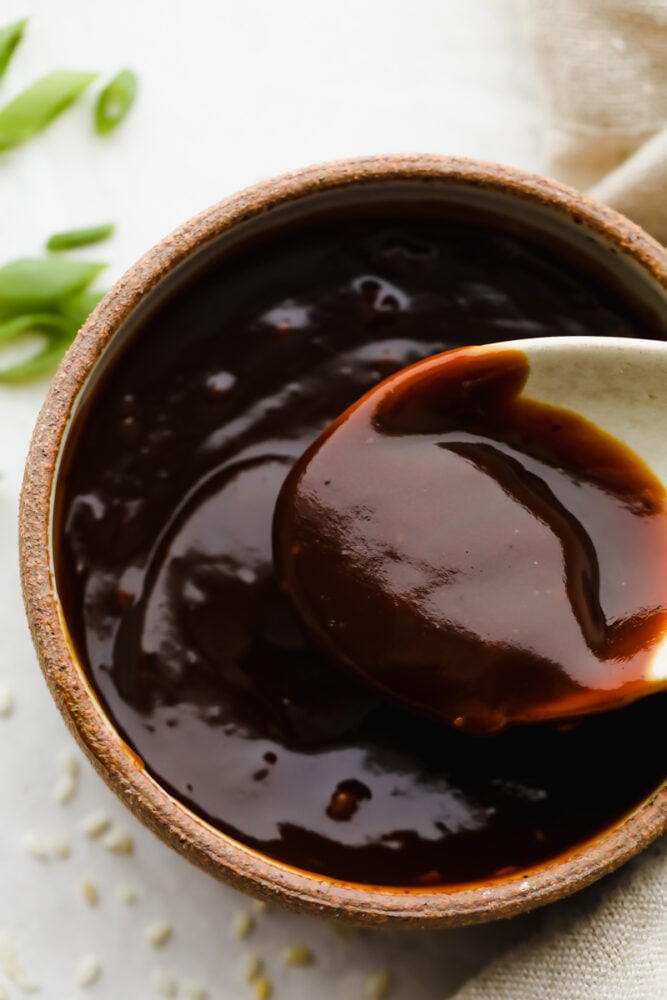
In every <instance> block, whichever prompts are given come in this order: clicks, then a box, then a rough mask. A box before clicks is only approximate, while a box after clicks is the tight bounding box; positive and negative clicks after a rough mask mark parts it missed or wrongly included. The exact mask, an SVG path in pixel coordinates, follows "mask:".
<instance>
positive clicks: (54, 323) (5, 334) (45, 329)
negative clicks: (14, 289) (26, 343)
mask: <svg viewBox="0 0 667 1000" xmlns="http://www.w3.org/2000/svg"><path fill="white" fill-rule="evenodd" d="M26 333H41V334H44V344H43V346H42V347H41V348H40V349H39V350H38V351H37V352H36V353H35V354H32V355H31V356H30V357H28V358H26V360H25V361H19V362H17V363H16V364H14V365H11V366H9V367H8V368H0V383H6V384H17V383H19V382H27V381H28V380H29V379H32V378H36V377H37V376H38V375H43V374H45V373H46V372H49V371H51V370H52V369H53V368H54V367H55V366H56V365H57V363H58V362H59V361H60V359H61V358H62V356H63V354H64V353H65V351H66V350H67V348H68V347H69V345H70V344H71V343H72V340H73V339H74V335H75V333H76V327H73V326H72V323H71V321H69V320H68V319H67V318H66V317H64V316H57V315H53V314H52V313H29V314H25V315H22V316H14V317H13V318H12V319H8V320H5V321H4V322H2V323H0V345H4V344H7V343H9V342H10V341H13V340H18V339H20V338H21V337H22V336H23V335H24V334H26Z"/></svg>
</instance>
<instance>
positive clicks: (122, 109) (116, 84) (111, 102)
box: [95, 69, 139, 135]
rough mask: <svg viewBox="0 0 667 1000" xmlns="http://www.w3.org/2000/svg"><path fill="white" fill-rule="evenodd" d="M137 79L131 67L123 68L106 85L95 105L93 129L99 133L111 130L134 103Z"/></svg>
mask: <svg viewBox="0 0 667 1000" xmlns="http://www.w3.org/2000/svg"><path fill="white" fill-rule="evenodd" d="M138 85H139V81H138V79H137V74H136V73H134V72H133V71H132V70H131V69H124V70H121V72H120V73H118V75H117V76H115V77H114V78H113V80H111V82H110V83H108V84H107V85H106V87H105V88H104V90H103V91H102V93H101V94H100V96H99V97H98V98H97V103H96V105H95V130H96V132H97V133H98V134H99V135H106V133H107V132H111V131H113V129H115V128H116V127H117V126H118V125H120V123H121V122H122V121H123V119H124V118H125V116H126V114H127V113H128V111H129V110H130V108H131V107H132V105H133V104H134V100H135V98H136V96H137V88H138Z"/></svg>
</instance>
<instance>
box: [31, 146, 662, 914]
mask: <svg viewBox="0 0 667 1000" xmlns="http://www.w3.org/2000/svg"><path fill="white" fill-rule="evenodd" d="M388 191H391V196H392V198H393V199H396V198H399V199H407V200H409V199H411V198H413V199H414V198H417V199H419V198H422V199H423V198H424V197H425V196H428V197H429V198H433V197H436V198H442V199H444V200H445V201H448V202H451V203H456V204H458V205H459V208H461V206H463V210H465V208H466V206H472V207H475V206H482V207H484V206H485V205H491V206H492V207H493V208H494V211H498V212H500V213H501V214H503V215H504V217H506V218H507V220H509V224H511V220H512V219H513V218H514V217H516V216H517V215H520V216H521V217H522V218H523V219H524V220H527V221H528V222H529V224H530V225H531V226H532V228H533V230H537V231H538V232H539V231H543V232H544V233H545V234H548V233H549V232H551V231H556V230H558V231H559V232H560V233H561V234H563V233H565V234H567V233H569V234H570V235H569V236H566V238H567V239H571V242H572V245H573V247H574V248H575V249H573V253H576V254H579V255H580V256H581V257H582V258H585V259H587V260H588V262H589V263H592V264H593V265H594V266H595V268H596V269H597V270H598V271H602V272H607V273H609V274H610V275H611V276H612V277H613V279H614V280H622V281H624V282H626V283H628V282H630V283H634V284H636V285H641V287H642V288H643V290H644V292H645V297H646V299H647V307H650V308H651V309H653V310H662V311H663V315H664V310H665V305H666V304H667V253H666V252H665V250H664V249H663V248H662V247H661V246H659V245H658V244H657V243H656V242H655V241H654V240H652V239H651V238H650V237H649V236H647V235H646V234H645V233H644V232H643V231H642V230H640V229H639V228H638V227H637V226H635V225H633V224H632V223H631V222H629V221H628V220H627V219H625V218H623V217H621V216H619V215H618V214H616V213H615V212H613V211H611V210H610V209H608V208H606V207H605V206H603V205H601V204H598V203H596V202H594V201H591V200H589V199H588V198H586V197H585V196H583V195H582V194H580V193H578V192H576V191H574V190H571V189H569V188H566V187H564V186H562V185H560V184H557V183H555V182H553V181H550V180H546V179H544V178H541V177H536V176H532V175H529V174H526V173H523V172H521V171H518V170H514V169H510V168H507V167H501V166H498V165H495V164H489V163H478V162H473V161H469V160H461V159H450V158H444V157H438V156H386V157H375V158H369V159H360V160H349V161H343V162H337V163H330V164H325V165H322V166H315V167H311V168H308V169H305V170H301V171H297V172H294V173H291V174H287V175H285V176H283V177H279V178H277V179H274V180H269V181H266V182H263V183H261V184H258V185H256V186H254V187H251V188H249V189H247V190H245V191H242V192H241V193H239V194H237V195H234V196H232V197H231V198H227V199H226V200H224V201H222V202H221V203H220V204H218V205H215V206H214V207H213V208H211V209H209V210H208V211H205V212H203V213H202V214H200V215H198V216H196V217H195V218H193V219H191V220H190V221H188V222H186V223H185V224H184V225H183V226H181V227H180V228H179V229H177V230H176V231H175V232H174V233H172V234H171V235H170V236H168V237H167V238H166V239H164V240H162V241H161V242H160V243H159V244H158V245H157V246H155V247H154V248H153V249H152V250H150V251H149V252H148V253H147V254H146V255H145V256H144V257H143V258H142V259H141V260H140V261H139V262H138V263H137V264H135V265H134V266H133V267H132V268H130V270H129V271H128V272H127V273H126V274H125V275H124V277H122V278H121V279H120V281H118V282H117V284H116V285H115V286H114V288H113V289H112V290H111V291H110V292H109V294H108V295H107V296H106V297H105V299H104V300H103V301H102V303H101V304H100V305H99V306H98V308H97V309H96V310H95V312H94V313H93V314H92V316H91V317H90V318H89V320H88V321H87V323H86V324H85V326H84V327H83V329H82V330H81V332H80V333H79V335H78V337H77V338H76V341H75V342H74V344H73V346H72V348H71V349H70V351H69V353H68V354H67V356H66V358H65V360H64V361H63V363H62V364H61V366H60V368H59V370H58V372H57V374H56V376H55V378H54V380H53V382H52V385H51V387H50V390H49V393H48V396H47V398H46V402H45V404H44V407H43V409H42V412H41V414H40V416H39V419H38V422H37V426H36V429H35V432H34V437H33V440H32V445H31V448H30V453H29V457H28V462H27V468H26V473H25V482H24V489H23V494H22V500H21V510H20V559H21V572H22V582H23V589H24V597H25V604H26V609H27V614H28V619H29V623H30V628H31V631H32V636H33V640H34V643H35V647H36V650H37V654H38V657H39V661H40V663H41V666H42V670H43V672H44V675H45V678H46V681H47V683H48V685H49V687H50V689H51V692H52V694H53V697H54V699H55V701H56V703H57V705H58V707H59V709H60V711H61V712H62V714H63V716H64V718H65V721H66V723H67V725H68V726H69V728H70V729H71V731H72V733H73V734H74V736H75V737H76V738H77V739H78V741H79V743H80V744H81V746H82V747H83V749H84V751H85V752H86V754H87V755H88V757H89V758H90V760H91V761H92V763H93V765H94V766H95V768H96V769H97V771H98V772H99V774H100V775H101V776H102V777H103V778H104V780H105V781H106V782H107V783H108V784H109V785H110V787H111V788H112V789H113V790H114V791H115V793H116V794H117V795H118V796H119V797H120V798H121V799H122V801H123V802H124V803H125V804H126V805H127V806H128V807H129V808H130V809H131V810H132V811H133V813H134V814H135V815H136V816H138V817H139V819H140V820H141V821H142V822H144V823H145V824H146V825H147V826H148V827H149V828H150V829H151V830H153V831H154V832H155V834H157V836H159V837H160V838H161V839H162V840H164V841H165V842H166V843H168V844H170V845H171V846H172V847H174V848H175V849H176V850H177V851H179V852H180V853H181V854H183V855H184V856H185V857H186V858H188V859H189V860H190V861H192V862H194V863H195V864H197V865H199V866H200V867H202V868H203V869H204V870H205V871H207V872H209V873H210V874H211V875H213V876H215V877H216V878H219V879H223V880H225V881H227V882H230V883H231V884H232V885H234V886H235V887H237V888H238V889H241V890H244V891H247V892H249V893H251V894H254V895H256V896H258V897H261V898H264V899H267V900H271V901H277V902H280V903H283V904H286V905H289V906H290V907H292V908H294V909H299V910H302V911H308V912H311V913H317V914H323V915H327V916H329V917H334V918H339V919H346V920H348V921H351V922H355V923H358V924H368V925H385V926H386V925H390V926H392V927H395V926H399V925H402V926H414V927H426V926H428V927H446V926H453V925H461V924H466V923H474V922H481V921H487V920H492V919H495V918H500V917H508V916H512V915H514V914H516V913H519V912H522V911H526V910H529V909H531V908H534V907H537V906H540V905H542V904H545V903H548V902H550V901H552V900H556V899H559V898H562V897H564V896H566V895H568V894H570V893H573V892H575V891H576V890H578V889H581V888H582V887H584V886H586V885H588V884H589V883H591V882H593V881H595V880H596V879H598V878H600V877H601V876H602V875H604V874H606V873H607V872H610V871H612V870H613V869H615V868H617V867H618V866H619V865H621V864H622V863H623V862H625V861H627V860H628V859H629V858H631V857H632V856H633V855H635V854H637V853H638V852H639V851H641V850H642V849H643V848H644V847H645V846H646V845H648V844H649V843H650V842H651V841H652V840H653V839H655V838H656V837H657V836H658V835H659V834H660V833H661V832H662V831H664V830H665V829H667V788H666V787H662V788H656V789H655V790H654V794H652V795H651V796H650V797H649V798H647V799H646V800H645V801H644V802H643V803H642V804H640V806H639V807H638V808H637V809H636V810H635V811H634V813H633V814H632V815H631V816H629V817H627V818H626V819H625V820H624V821H622V822H619V823H618V824H617V825H616V826H614V827H612V828H610V829H607V830H606V831H605V832H604V833H603V834H601V835H600V836H599V837H597V838H596V839H595V840H593V841H589V842H587V843H586V844H584V845H583V846H582V847H580V848H577V849H575V850H572V851H571V852H570V853H568V854H567V855H565V856H560V857H557V858H555V859H554V860H552V861H550V862H547V863H544V864H542V865H540V866H538V867H536V868H532V869H530V870H527V871H525V872H519V873H516V872H514V873H513V874H508V875H506V876H505V877H497V878H496V879H495V880H493V881H491V882H489V883H487V884H478V885H461V886H454V887H448V888H442V889H437V888H433V887H423V888H418V889H417V888H415V889H405V888H391V887H389V888H385V887H377V888H376V887H371V886H367V885H357V884H351V883H346V882H341V881H336V880H333V879H330V878H324V877H322V876H320V875H316V874H313V873H309V872H307V871H302V870H298V869H295V868H291V867H290V866H288V865H285V864H281V863H280V862H278V861H275V860H273V859H271V858H269V857H266V856H264V855H262V854H260V853H259V852H257V851H255V850H252V849H250V848H248V847H246V846H244V845H243V844H241V843H239V842H237V841H235V840H233V839H232V838H230V837H229V836H227V835H225V834H223V833H221V832H219V831H218V830H216V829H215V828H214V827H212V826H211V825H209V824H208V823H207V822H205V821H204V820H202V819H200V818H199V817H198V816H196V815H195V814H194V813H193V812H192V811H191V810H190V809H189V808H187V807H186V806H185V805H183V804H182V803H181V802H179V801H177V800H176V799H175V798H174V797H173V796H171V795H170V794H168V793H167V792H166V791H165V790H164V789H163V788H161V787H160V785H159V784H158V783H157V782H156V781H155V780H154V779H153V778H152V777H151V776H150V774H149V773H148V772H147V771H146V770H145V768H144V766H143V764H142V761H141V759H139V757H138V756H137V755H136V754H135V753H134V752H133V751H132V750H131V748H130V747H128V746H127V744H126V743H125V742H124V741H123V739H122V738H121V736H120V735H119V733H118V732H117V730H116V729H115V728H114V725H113V722H112V721H111V720H110V719H109V718H108V716H107V715H106V714H105V712H104V710H103V708H102V706H101V704H100V701H99V700H98V697H97V696H96V693H95V690H94V689H93V687H92V686H91V684H90V682H89V680H88V678H87V676H86V672H85V670H84V669H83V667H82V665H81V664H80V662H79V661H78V659H77V656H76V654H75V652H74V649H73V645H72V643H71V642H70V638H69V633H68V628H67V622H66V621H65V620H64V615H63V610H62V607H61V604H60V602H59V597H58V592H57V585H56V582H55V572H54V564H53V539H52V515H53V510H52V506H53V497H54V490H55V487H56V485H57V482H58V476H59V456H60V453H61V449H62V447H63V442H64V440H65V439H66V435H67V431H68V426H69V424H70V419H71V417H72V414H73V412H74V411H75V409H76V405H77V401H78V400H79V399H80V395H81V393H82V391H83V390H84V388H85V387H86V386H87V384H88V382H89V380H90V378H91V373H93V372H94V371H95V370H96V367H97V366H98V365H99V364H100V363H101V358H102V355H103V354H104V356H105V359H106V358H107V357H108V356H109V354H110V352H113V348H114V346H116V344H117V342H119V340H120V339H121V334H122V331H123V330H125V329H126V328H127V327H128V324H130V322H131V320H132V319H133V318H134V317H135V316H136V315H137V314H138V313H139V312H140V311H141V309H142V304H143V303H144V301H145V300H146V299H147V297H150V296H151V295H152V294H153V292H154V290H155V289H156V287H157V286H158V285H160V286H162V283H164V282H167V281H169V280H171V279H173V278H174V275H176V276H178V274H180V273H182V271H183V269H184V268H186V269H189V270H190V271H192V270H193V269H195V270H196V268H197V267H199V266H200V265H201V262H202V261H205V260H206V259H208V255H209V254H210V252H211V250H212V248H213V250H214V249H215V247H216V246H217V244H218V243H219V242H220V241H221V240H230V239H233V238H234V237H235V235H236V234H237V233H239V232H242V231H244V227H245V228H247V227H249V226H250V227H260V228H261V227H264V226H266V225H267V223H268V224H272V220H275V219H279V218H284V219H288V218H289V219H290V220H292V221H293V220H294V219H298V218H299V217H300V216H301V215H303V214H304V213H305V214H306V215H307V213H308V212H309V211H311V209H312V206H313V204H315V203H317V204H327V203H331V204H332V205H336V204H342V203H346V202H349V203H354V204H358V203H359V202H360V201H364V200H373V199H375V200H377V199H383V198H386V197H387V192H388ZM649 300H650V301H649Z"/></svg>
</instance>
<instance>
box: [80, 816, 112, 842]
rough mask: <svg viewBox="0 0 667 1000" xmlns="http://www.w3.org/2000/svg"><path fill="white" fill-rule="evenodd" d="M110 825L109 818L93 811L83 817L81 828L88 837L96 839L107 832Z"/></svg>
mask: <svg viewBox="0 0 667 1000" xmlns="http://www.w3.org/2000/svg"><path fill="white" fill-rule="evenodd" d="M110 826H111V820H110V819H109V817H108V816H106V815H105V814H104V813H102V812H93V813H89V814H88V815H87V816H86V817H85V818H84V821H83V823H82V824H81V829H82V830H83V832H84V834H85V835H86V837H90V839H91V840H97V838H98V837H101V836H102V834H103V833H106V832H107V830H108V829H109V827H110Z"/></svg>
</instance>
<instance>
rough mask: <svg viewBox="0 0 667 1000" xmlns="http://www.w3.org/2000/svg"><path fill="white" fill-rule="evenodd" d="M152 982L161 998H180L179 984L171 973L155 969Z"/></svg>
mask: <svg viewBox="0 0 667 1000" xmlns="http://www.w3.org/2000/svg"><path fill="white" fill-rule="evenodd" d="M151 980H152V983H153V986H154V987H155V989H156V990H157V991H158V993H159V994H160V996H163V997H175V996H178V983H177V982H176V980H175V979H174V977H173V976H172V975H171V973H169V972H166V971H165V969H153V971H152V973H151Z"/></svg>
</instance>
